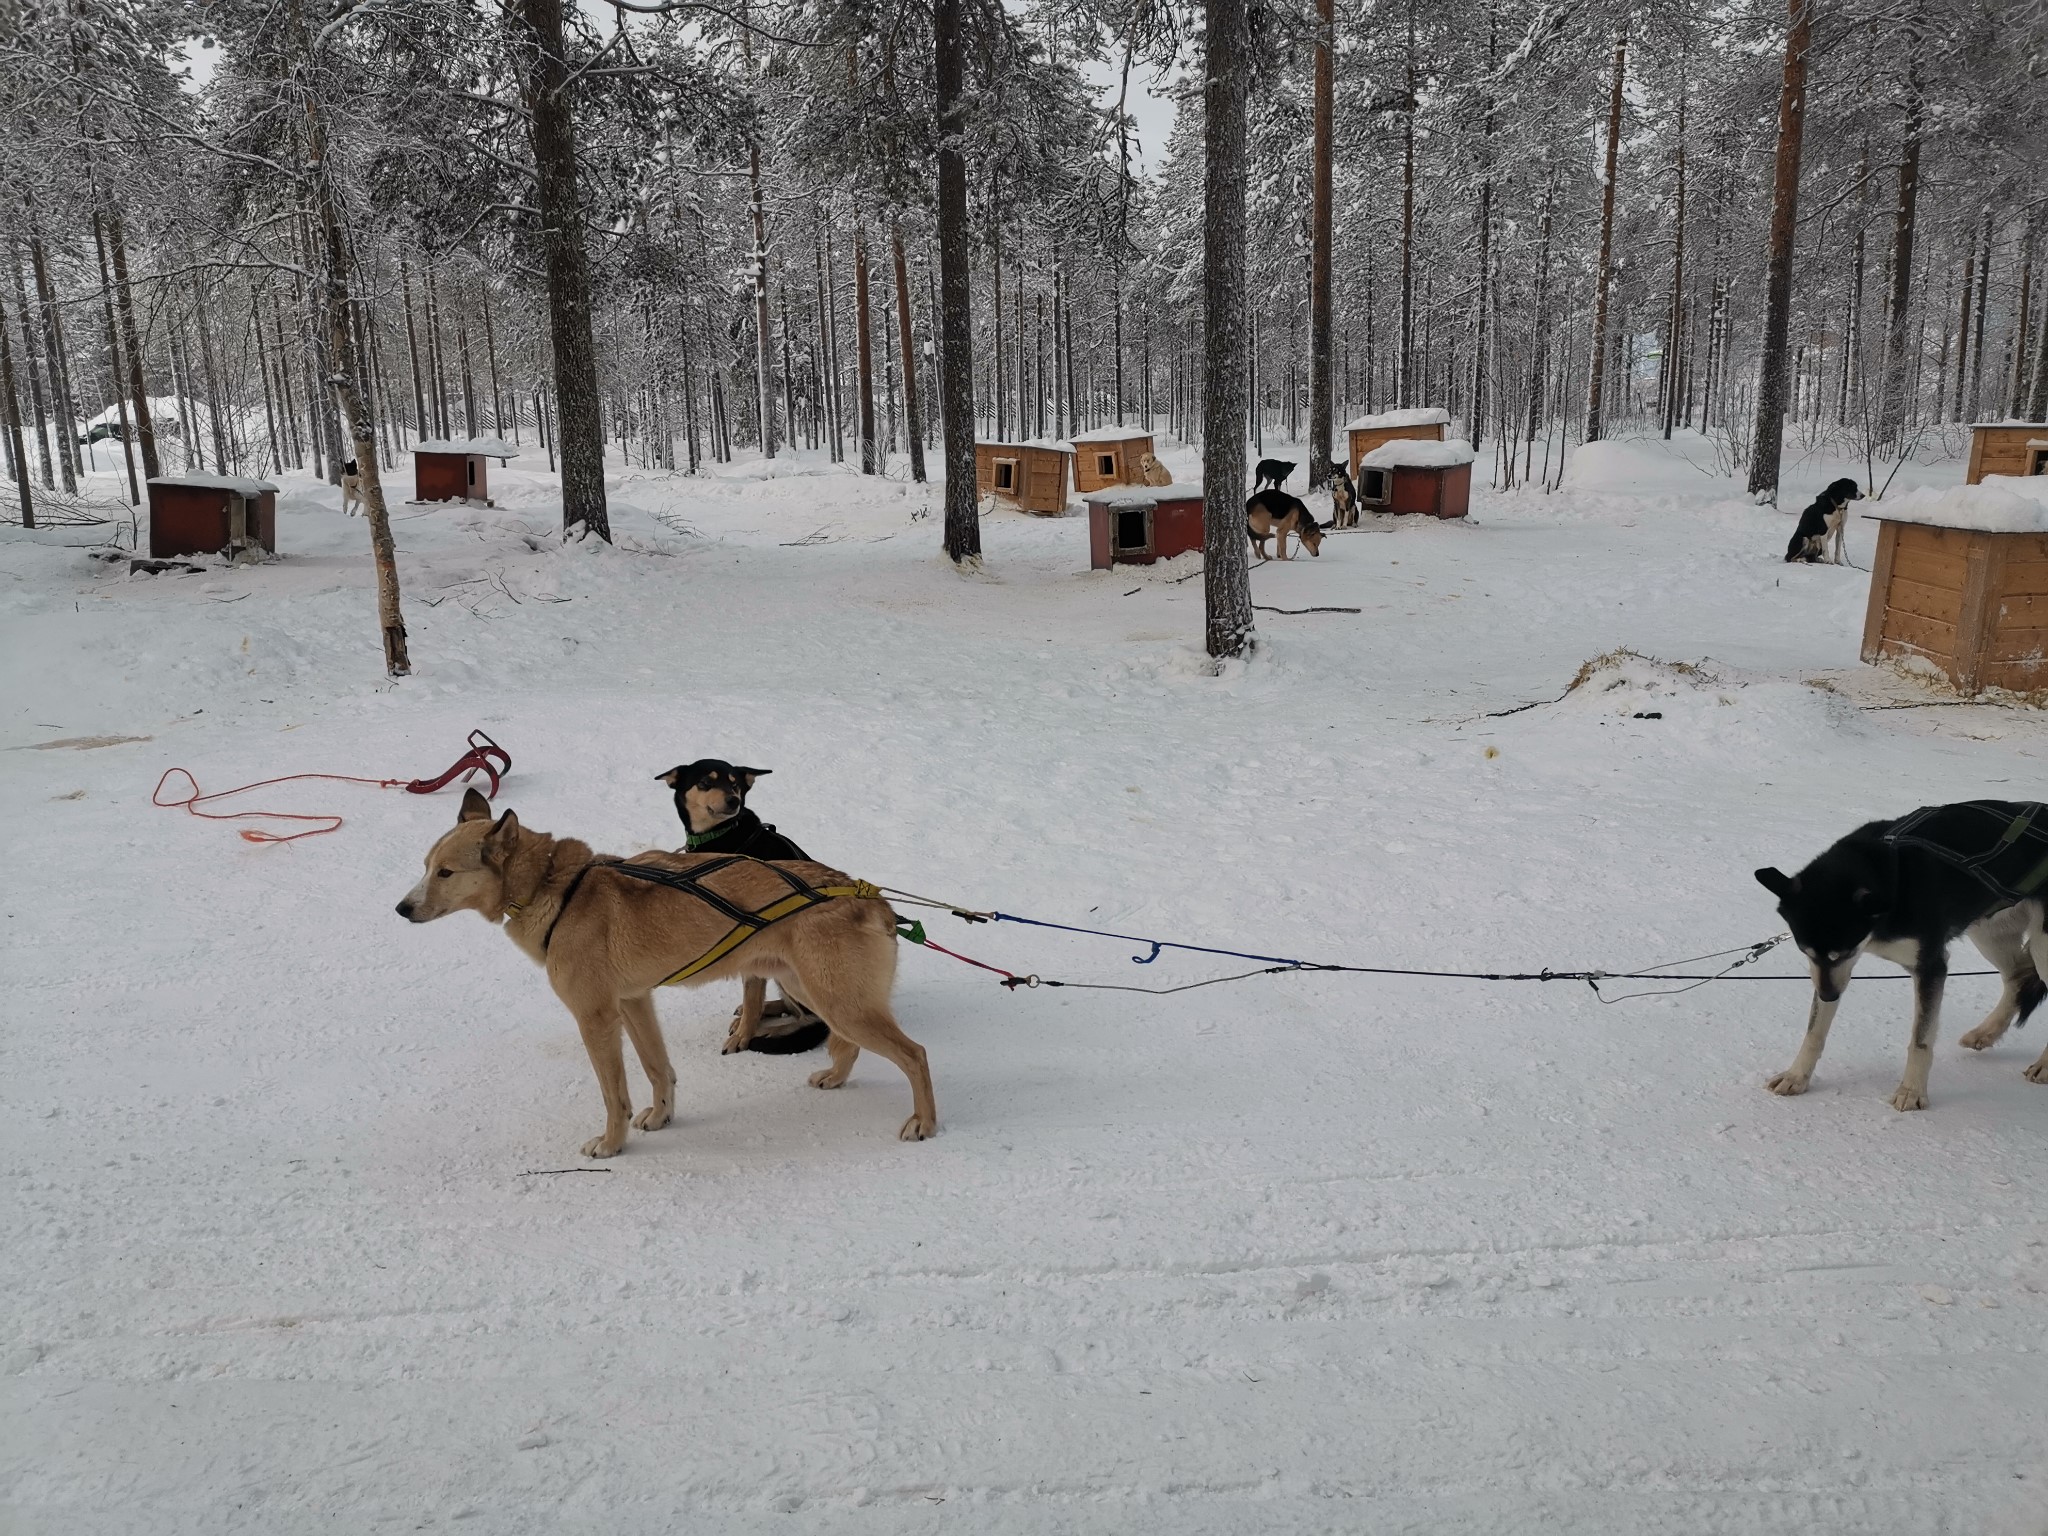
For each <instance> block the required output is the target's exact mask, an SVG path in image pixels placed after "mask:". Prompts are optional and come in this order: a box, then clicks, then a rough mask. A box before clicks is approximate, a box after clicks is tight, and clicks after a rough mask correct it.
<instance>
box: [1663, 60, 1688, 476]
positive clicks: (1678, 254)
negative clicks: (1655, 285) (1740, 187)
mask: <svg viewBox="0 0 2048 1536" xmlns="http://www.w3.org/2000/svg"><path fill="white" fill-rule="evenodd" d="M1685 87H1686V81H1685V70H1684V64H1683V61H1682V60H1681V62H1680V67H1679V75H1678V155H1677V165H1676V166H1675V167H1674V170H1675V172H1676V176H1677V182H1678V186H1677V190H1676V198H1675V206H1674V207H1673V209H1672V214H1671V314H1670V318H1669V320H1668V322H1667V324H1666V326H1665V341H1664V360H1663V363H1662V364H1661V365H1660V366H1659V367H1658V370H1657V372H1658V375H1659V378H1658V383H1657V393H1658V395H1659V396H1660V398H1661V400H1662V403H1663V408H1664V436H1665V439H1666V440H1667V441H1668V440H1669V439H1670V437H1671V433H1672V430H1673V428H1675V427H1676V426H1677V424H1678V394H1679V389H1678V380H1679V368H1678V364H1679V355H1678V344H1679V338H1680V336H1681V334H1682V332H1681V331H1680V328H1679V327H1680V322H1681V317H1682V315H1683V313H1684V306H1685Z"/></svg>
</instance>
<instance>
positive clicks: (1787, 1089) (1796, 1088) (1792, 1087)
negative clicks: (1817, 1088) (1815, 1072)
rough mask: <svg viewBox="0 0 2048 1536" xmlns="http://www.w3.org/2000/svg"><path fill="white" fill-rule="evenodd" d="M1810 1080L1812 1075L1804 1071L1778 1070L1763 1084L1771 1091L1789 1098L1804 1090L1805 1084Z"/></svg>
mask: <svg viewBox="0 0 2048 1536" xmlns="http://www.w3.org/2000/svg"><path fill="white" fill-rule="evenodd" d="M1812 1081H1813V1078H1812V1076H1811V1075H1810V1074H1808V1073H1805V1072H1780V1073H1779V1074H1778V1075H1777V1076H1776V1077H1774V1078H1772V1079H1771V1080H1770V1081H1769V1082H1768V1083H1765V1084H1764V1086H1765V1087H1766V1088H1768V1089H1770V1090H1771V1092H1773V1093H1776V1094H1782V1095H1784V1096H1785V1097H1786V1098H1790V1097H1792V1095H1794V1094H1798V1093H1804V1092H1806V1085H1807V1084H1808V1083H1810V1082H1812Z"/></svg>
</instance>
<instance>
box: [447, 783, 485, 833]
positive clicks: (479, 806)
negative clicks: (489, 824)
mask: <svg viewBox="0 0 2048 1536" xmlns="http://www.w3.org/2000/svg"><path fill="white" fill-rule="evenodd" d="M490 819H491V802H490V801H488V800H486V799H485V798H484V797H483V796H482V795H480V794H478V793H477V792H476V791H475V790H474V789H465V790H464V791H463V792H462V809H461V810H459V811H457V812H456V813H455V825H457V826H458V827H459V826H461V825H462V824H463V823H464V822H465V821H489V820H490Z"/></svg>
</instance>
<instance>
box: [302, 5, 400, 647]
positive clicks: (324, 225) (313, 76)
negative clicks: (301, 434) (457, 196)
mask: <svg viewBox="0 0 2048 1536" xmlns="http://www.w3.org/2000/svg"><path fill="white" fill-rule="evenodd" d="M292 10H293V20H294V23H295V26H294V28H293V30H294V31H295V32H296V33H297V35H298V37H299V39H300V48H301V50H302V54H301V63H300V68H301V72H302V78H301V80H300V86H301V89H302V90H303V92H304V97H305V101H304V106H305V113H306V125H305V132H306V144H305V151H306V183H307V191H308V193H309V194H310V195H311V198H312V201H313V207H314V211H315V213H316V215H317V217H318V218H319V221H320V233H321V242H320V243H321V252H322V262H321V265H322V270H321V272H320V274H319V283H320V287H321V289H322V298H323V303H322V305H321V307H322V308H323V309H324V310H325V312H326V317H327V345H328V349H329V352H330V353H331V355H332V360H333V368H334V372H333V375H332V378H331V380H330V382H331V383H332V385H333V387H334V395H335V400H336V403H337V404H338V405H339V406H340V408H341V414H342V415H343V416H344V417H345V418H346V419H347V421H348V430H349V436H350V438H351V439H352V440H353V441H354V444H355V460H356V476H357V481H358V484H359V486H360V495H361V497H362V503H363V520H364V522H366V523H367V524H368V525H369V529H370V553H371V559H372V562H373V564H374V565H375V567H376V572H377V627H378V630H379V632H380V634H381V636H382V638H383V642H384V670H385V671H386V672H387V673H388V674H389V675H390V676H392V677H404V676H405V675H406V674H407V673H408V672H410V671H411V670H412V660H411V658H410V657H409V656H408V655H407V652H406V643H405V616H404V614H403V612H402V611H401V610H400V607H399V593H398V555H397V551H396V549H395V548H394V546H393V544H392V542H391V518H390V514H389V512H388V511H387V510H386V508H385V505H384V478H383V473H382V471H381V470H380V468H379V467H378V464H377V434H376V427H375V424H374V423H373V422H372V421H371V419H370V415H369V409H368V407H367V406H366V405H365V404H364V400H363V391H362V386H361V384H360V382H359V377H360V376H359V374H358V371H357V366H356V357H355V341H354V337H353V336H352V334H351V333H350V330H349V306H350V301H349V289H348V244H347V240H346V238H345V236H344V235H343V232H342V226H341V209H340V207H339V205H338V203H337V200H336V198H335V193H334V181H333V168H332V166H330V165H329V164H328V160H327V129H326V124H325V122H324V121H323V119H322V116H321V110H320V80H319V75H318V63H319V61H318V59H317V58H316V56H315V53H314V49H315V46H316V44H315V42H314V39H313V36H312V34H311V32H310V30H309V28H308V27H307V25H306V22H305V13H304V9H303V5H302V3H301V0H293V3H292Z"/></svg>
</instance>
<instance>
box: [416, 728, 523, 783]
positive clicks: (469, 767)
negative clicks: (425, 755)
mask: <svg viewBox="0 0 2048 1536" xmlns="http://www.w3.org/2000/svg"><path fill="white" fill-rule="evenodd" d="M511 771H512V754H511V753H510V752H507V751H506V750H505V749H504V748H503V747H501V746H499V745H498V744H497V743H496V742H495V741H493V740H491V738H490V737H488V736H486V735H485V734H484V733H483V732H482V731H471V732H470V733H469V750H468V751H467V752H465V753H463V754H462V756H460V757H458V758H457V759H456V760H455V765H454V766H453V767H452V768H450V769H449V770H448V771H447V772H446V773H444V774H442V775H441V776H440V777H439V778H438V779H414V780H412V782H410V783H409V784H407V785H406V786H405V792H406V793H407V794H409V795H431V794H432V793H433V792H434V791H435V790H437V789H439V788H441V787H442V786H443V785H445V784H447V783H448V782H450V781H451V780H452V779H454V778H455V776H456V775H457V774H460V775H461V776H462V778H463V780H464V782H467V781H468V780H470V779H473V778H475V777H476V775H477V774H479V773H482V774H484V775H486V776H487V777H488V778H489V779H490V781H491V789H490V793H489V794H488V795H486V796H485V798H486V799H488V800H495V799H497V798H498V783H499V781H500V780H501V779H503V778H504V776H505V775H506V774H508V773H510V772H511Z"/></svg>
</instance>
